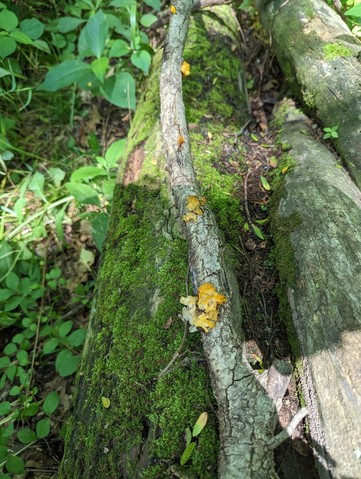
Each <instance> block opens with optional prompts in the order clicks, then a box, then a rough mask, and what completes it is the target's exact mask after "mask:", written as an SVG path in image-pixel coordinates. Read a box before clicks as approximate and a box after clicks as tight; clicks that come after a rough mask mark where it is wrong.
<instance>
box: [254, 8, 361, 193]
mask: <svg viewBox="0 0 361 479" xmlns="http://www.w3.org/2000/svg"><path fill="white" fill-rule="evenodd" d="M256 4H257V6H258V9H259V11H260V15H261V20H262V22H263V25H264V26H265V28H266V30H267V31H268V32H269V34H270V37H271V41H272V47H273V48H274V50H275V52H276V54H277V58H278V60H279V63H280V65H281V67H282V69H283V71H284V73H285V76H286V78H287V79H288V80H289V82H290V83H291V84H292V85H293V86H294V87H295V90H296V91H297V93H298V95H299V96H300V97H301V98H302V99H303V101H304V103H305V105H306V106H307V107H308V108H309V109H310V110H312V113H313V114H315V115H316V117H317V118H318V119H319V120H320V121H321V122H322V123H323V124H324V126H326V127H333V126H336V125H338V126H339V129H338V135H339V138H338V139H337V140H335V145H336V148H337V149H338V151H339V153H340V154H341V156H342V157H343V159H344V160H345V162H346V164H347V167H348V169H349V171H350V172H351V174H352V176H353V177H354V179H355V181H356V184H357V185H358V187H359V188H360V186H361V142H360V138H361V88H360V78H361V62H360V55H361V53H360V52H361V44H360V42H359V41H358V40H357V39H356V38H355V37H354V36H353V35H352V33H351V32H350V30H349V28H348V27H347V25H346V24H345V23H344V22H343V21H342V19H341V18H340V16H339V15H338V14H337V13H336V12H335V11H334V10H332V9H331V8H330V7H329V6H328V5H327V4H326V2H324V1H323V0H289V1H286V2H284V1H283V0H273V1H272V0H271V1H269V0H257V1H256Z"/></svg>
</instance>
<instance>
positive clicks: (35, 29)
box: [20, 18, 44, 40]
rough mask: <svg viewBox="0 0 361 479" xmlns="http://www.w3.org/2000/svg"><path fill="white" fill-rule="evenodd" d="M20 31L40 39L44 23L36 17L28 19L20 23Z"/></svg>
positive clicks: (34, 38)
mask: <svg viewBox="0 0 361 479" xmlns="http://www.w3.org/2000/svg"><path fill="white" fill-rule="evenodd" d="M20 31H22V32H23V33H26V35H28V36H29V37H30V38H31V39H32V40H38V39H39V38H40V37H41V35H42V34H43V33H44V24H43V23H42V22H40V21H39V20H37V19H36V18H30V19H26V20H23V21H22V22H21V23H20Z"/></svg>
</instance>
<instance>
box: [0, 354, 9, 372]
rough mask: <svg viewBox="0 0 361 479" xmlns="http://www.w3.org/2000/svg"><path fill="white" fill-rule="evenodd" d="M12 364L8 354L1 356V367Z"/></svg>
mask: <svg viewBox="0 0 361 479" xmlns="http://www.w3.org/2000/svg"><path fill="white" fill-rule="evenodd" d="M9 365H10V359H9V358H8V357H7V356H3V357H1V358H0V369H3V368H7V367H8V366H9Z"/></svg>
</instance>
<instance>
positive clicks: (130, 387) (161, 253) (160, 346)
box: [60, 0, 289, 479]
mask: <svg viewBox="0 0 361 479" xmlns="http://www.w3.org/2000/svg"><path fill="white" fill-rule="evenodd" d="M187 2H188V3H189V0H185V1H183V0H181V1H180V2H177V3H176V7H177V10H178V11H179V12H183V13H184V11H185V9H186V8H187V9H188V10H189V5H186V3H187ZM180 23H181V25H180V27H179V32H180V30H181V29H182V28H183V27H184V25H185V23H186V22H185V23H184V24H183V22H180ZM183 34H184V32H182V35H183ZM236 49H237V26H236V24H235V21H234V14H233V13H232V11H231V10H229V7H222V8H219V9H217V8H215V9H212V10H211V11H207V12H204V13H202V14H198V15H197V16H196V18H195V20H194V21H193V22H192V23H191V26H190V30H189V34H188V43H187V46H186V48H185V51H184V53H183V56H184V58H185V59H186V60H187V61H188V62H189V63H190V65H191V75H190V76H189V77H186V78H185V80H184V82H183V83H184V99H185V105H186V113H187V122H188V124H189V125H190V127H191V128H190V135H189V137H188V134H187V132H186V125H185V122H184V120H183V119H182V120H181V122H180V123H179V128H180V129H181V130H180V131H179V132H176V133H177V134H175V132H174V131H173V129H172V128H170V130H169V135H170V136H171V137H172V138H173V140H174V142H173V147H174V145H175V147H174V148H173V149H174V150H175V151H174V152H173V153H172V152H171V154H169V150H168V166H167V167H166V162H165V158H164V153H163V151H164V148H163V139H162V138H161V129H160V122H159V69H160V54H157V55H156V57H155V59H154V65H153V70H152V74H151V77H150V78H149V81H148V84H147V85H146V88H145V94H144V96H143V100H142V102H141V103H140V105H139V106H138V109H137V113H136V115H135V118H134V121H133V125H132V129H131V131H130V134H129V144H128V154H127V158H126V162H125V166H123V167H122V168H121V170H120V173H119V184H118V186H117V187H116V190H115V195H114V204H113V208H112V214H111V221H110V227H109V232H108V237H107V241H106V245H105V249H104V254H103V260H102V266H101V269H100V273H99V277H98V282H97V293H96V298H95V300H94V307H93V311H92V316H91V322H90V328H89V333H88V336H87V341H86V345H85V349H84V353H83V358H82V364H81V369H80V373H79V376H78V381H77V384H76V389H75V395H74V410H73V413H72V417H71V420H70V422H69V424H68V429H67V436H66V448H65V455H64V458H63V461H62V465H61V470H60V477H61V478H63V479H65V478H68V479H70V478H71V479H78V478H89V477H102V478H108V479H116V478H130V479H135V478H140V477H142V478H148V479H150V478H153V479H161V478H166V479H169V478H172V477H180V478H201V479H203V478H209V479H211V478H215V477H217V476H219V477H222V478H224V479H231V478H234V479H238V478H240V477H242V478H244V479H246V478H253V479H255V478H259V479H261V478H265V479H269V478H270V477H276V475H275V472H274V464H273V452H272V451H273V447H274V445H275V442H274V438H273V434H274V431H273V430H274V426H275V424H276V420H277V408H276V406H275V403H276V402H279V397H280V395H281V396H282V394H283V393H284V391H285V384H287V379H288V378H289V369H288V368H287V367H286V369H287V371H286V370H285V365H284V364H282V363H277V365H276V367H275V366H273V368H272V374H271V375H270V376H269V377H268V379H267V373H265V374H264V375H262V377H261V376H260V375H258V378H256V375H257V374H258V373H255V372H254V371H252V369H251V367H250V366H249V365H248V363H247V361H246V359H245V354H244V353H245V351H244V348H243V333H242V315H241V309H240V298H239V291H238V286H237V284H236V282H235V280H234V274H233V273H232V268H231V266H230V264H231V263H232V262H235V261H238V260H239V258H238V257H237V256H236V255H235V252H234V251H235V250H234V251H233V250H228V249H227V247H226V246H225V243H224V240H223V238H222V234H221V233H220V232H219V230H218V227H217V225H216V221H215V220H217V223H218V225H219V226H220V227H221V229H223V232H224V234H225V236H226V239H227V240H228V241H234V240H235V238H237V237H238V235H239V230H240V228H241V227H242V226H243V224H244V220H242V216H241V211H240V205H239V203H238V201H237V200H236V199H234V191H235V189H236V188H237V181H239V178H238V177H237V176H236V175H230V174H229V173H228V170H229V166H230V165H231V164H232V162H235V161H239V159H240V152H239V151H238V150H237V149H235V147H234V144H233V139H234V134H235V133H236V132H237V131H239V129H240V127H241V126H242V124H243V123H244V121H245V116H246V107H245V105H243V104H242V101H241V97H240V94H239V90H238V74H239V71H240V68H241V64H240V62H239V60H238V59H237V55H236V53H235V50H236ZM160 53H161V52H160ZM172 53H173V52H172V49H171V48H170V49H168V50H166V58H165V60H164V64H166V62H167V60H169V59H170V56H171V55H172ZM167 55H168V56H167ZM178 55H179V54H178ZM178 60H179V61H178V62H179V66H178V67H177V69H176V71H175V72H174V75H180V66H181V61H180V58H179V59H178ZM172 61H173V60H171V62H172ZM171 81H172V79H171ZM177 88H178V87H177ZM177 94H179V91H177ZM177 101H178V100H177ZM170 127H172V125H170ZM167 134H168V131H167V128H164V124H163V135H164V137H165V141H166V140H167ZM174 135H175V136H174ZM180 136H182V137H183V138H182V141H180V138H179V137H180ZM189 138H190V140H189ZM184 141H185V142H186V143H188V142H189V141H190V142H191V144H192V150H193V157H194V161H195V164H194V166H195V170H196V177H197V180H198V182H199V186H198V185H196V184H194V185H193V186H191V185H190V184H189V182H187V183H186V184H185V186H184V188H185V191H188V190H189V191H193V192H195V193H196V194H199V197H200V196H201V195H205V196H206V198H207V203H206V205H205V206H204V214H203V215H201V216H202V218H201V219H199V221H198V222H196V224H195V225H193V226H190V227H189V228H188V227H187V225H185V222H184V221H182V213H183V211H182V209H183V208H184V204H182V205H178V207H179V206H180V211H182V213H180V212H178V209H177V208H176V205H175V204H174V203H173V199H172V198H173V196H172V195H171V193H170V190H171V188H172V189H173V190H174V177H172V175H170V176H171V181H170V182H169V178H168V172H167V170H170V169H171V166H170V163H169V160H170V159H172V158H170V157H169V155H170V156H172V155H173V154H174V157H175V160H176V161H178V160H179V164H181V163H182V161H183V159H185V156H184V157H183V158H181V157H179V158H178V156H177V155H178V152H179V151H184V152H185V151H186V150H181V147H182V145H183V142H184ZM229 162H230V163H229ZM187 171H188V172H189V170H187ZM187 174H188V173H187ZM192 175H193V173H192ZM192 175H190V176H192ZM192 178H193V176H192ZM192 181H193V180H192ZM168 184H170V185H171V188H169V187H168ZM176 186H177V187H178V186H179V184H177V185H176ZM180 189H182V188H180ZM173 193H174V191H173ZM187 194H188V193H187ZM175 198H176V200H177V202H179V198H180V197H179V196H178V192H176V194H175ZM188 226H189V225H188ZM202 228H203V229H202ZM184 229H186V230H187V235H186V236H187V238H188V242H190V243H191V248H190V250H189V249H188V245H187V244H186V242H185V240H184V237H183V231H184ZM192 231H193V232H194V233H195V234H196V235H197V236H196V237H195V239H194V238H193V239H192V237H191V238H190V237H189V234H190V235H192ZM198 240H199V241H202V243H203V244H204V249H205V251H209V253H210V256H209V261H208V259H207V258H205V259H202V258H203V257H202V256H201V255H198V253H197V257H193V256H192V254H193V252H194V251H198V252H199V250H197V249H196V248H194V242H197V241H198ZM192 242H193V243H192ZM192 244H193V247H192ZM211 245H213V246H214V250H213V248H211V247H210V246H211ZM188 251H190V254H191V256H190V257H189V258H188ZM225 251H226V254H225ZM225 258H227V259H225ZM188 260H189V263H190V268H189V269H188ZM202 261H204V275H205V277H204V278H202V277H201V274H202V268H201V263H202ZM204 282H206V283H208V282H212V284H214V285H215V286H216V287H217V290H218V291H219V292H220V293H222V294H224V295H225V296H226V298H227V301H226V304H225V305H224V306H223V307H222V308H221V309H220V312H219V314H220V319H219V324H218V325H216V328H215V329H214V330H212V331H211V332H210V333H208V334H207V336H203V345H204V347H205V351H206V355H205V356H204V353H203V352H202V351H203V350H202V342H201V333H200V332H199V331H198V332H195V333H193V334H189V333H188V336H187V338H186V340H184V333H185V331H186V330H187V329H188V325H184V323H183V322H182V321H181V312H182V305H181V304H180V298H181V297H182V296H188V295H191V294H192V293H193V294H194V295H196V294H197V289H198V287H199V286H200V285H201V284H204ZM192 286H194V291H192ZM188 289H189V291H188ZM202 334H204V333H202ZM212 348H213V350H212ZM205 357H206V360H207V361H208V367H209V368H210V374H211V376H212V379H213V386H215V395H216V399H217V403H218V408H219V409H218V411H217V403H216V402H215V401H214V400H213V394H212V391H211V387H210V382H209V379H208V371H207V366H206V361H205ZM286 366H287V365H286ZM278 370H279V372H278ZM271 378H273V379H271ZM275 378H276V380H274V379H275ZM266 389H267V391H268V392H269V393H270V395H269V394H268V393H267V392H266ZM276 391H278V393H276ZM203 411H207V412H208V414H209V421H208V423H207V425H206V427H205V429H204V430H203V431H202V433H201V434H200V435H199V438H198V440H199V442H198V444H197V446H196V449H195V450H194V452H193V454H192V457H191V460H190V461H189V463H187V464H186V466H184V467H180V466H179V459H180V456H181V454H182V452H183V450H184V448H185V446H186V443H185V438H184V432H185V430H186V428H187V427H191V426H192V425H193V424H194V422H195V420H196V419H197V417H198V416H199V414H200V413H201V412H203ZM217 412H218V416H219V423H220V431H221V435H220V440H221V448H220V450H219V444H218V430H217V420H216V413H217ZM276 442H277V441H276ZM218 457H219V458H220V461H219V470H218V472H217V465H218V464H217V459H218Z"/></svg>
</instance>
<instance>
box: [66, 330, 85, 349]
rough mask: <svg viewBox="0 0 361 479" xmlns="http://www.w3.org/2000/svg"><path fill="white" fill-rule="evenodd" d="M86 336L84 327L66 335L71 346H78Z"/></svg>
mask: <svg viewBox="0 0 361 479" xmlns="http://www.w3.org/2000/svg"><path fill="white" fill-rule="evenodd" d="M85 336H86V329H84V328H82V329H77V330H76V331H73V332H72V333H71V335H70V336H69V337H68V344H69V346H71V347H73V348H77V347H79V346H80V345H81V344H83V343H84V340H85Z"/></svg>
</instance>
